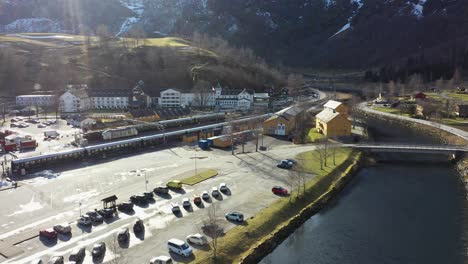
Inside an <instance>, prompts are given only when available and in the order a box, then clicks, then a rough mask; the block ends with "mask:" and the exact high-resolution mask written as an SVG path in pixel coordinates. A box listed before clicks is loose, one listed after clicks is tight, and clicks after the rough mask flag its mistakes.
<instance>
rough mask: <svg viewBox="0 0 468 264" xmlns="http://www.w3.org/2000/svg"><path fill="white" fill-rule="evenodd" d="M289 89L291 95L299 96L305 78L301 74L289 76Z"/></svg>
mask: <svg viewBox="0 0 468 264" xmlns="http://www.w3.org/2000/svg"><path fill="white" fill-rule="evenodd" d="M287 82H288V89H289V95H292V96H298V95H299V92H300V90H301V88H302V85H303V84H304V78H303V77H302V75H300V74H293V73H291V74H289V75H288V80H287Z"/></svg>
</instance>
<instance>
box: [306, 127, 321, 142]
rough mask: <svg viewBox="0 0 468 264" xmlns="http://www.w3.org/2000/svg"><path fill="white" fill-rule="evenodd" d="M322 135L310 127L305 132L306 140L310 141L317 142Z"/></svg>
mask: <svg viewBox="0 0 468 264" xmlns="http://www.w3.org/2000/svg"><path fill="white" fill-rule="evenodd" d="M324 137H325V136H324V135H323V134H320V133H318V132H317V129H316V128H311V129H310V130H309V133H307V140H308V142H311V143H314V142H317V141H319V140H320V139H322V138H324Z"/></svg>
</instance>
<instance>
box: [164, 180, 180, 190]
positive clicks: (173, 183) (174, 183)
mask: <svg viewBox="0 0 468 264" xmlns="http://www.w3.org/2000/svg"><path fill="white" fill-rule="evenodd" d="M166 186H167V187H169V188H173V189H182V182H181V181H177V180H173V181H170V182H168V183H167V184H166Z"/></svg>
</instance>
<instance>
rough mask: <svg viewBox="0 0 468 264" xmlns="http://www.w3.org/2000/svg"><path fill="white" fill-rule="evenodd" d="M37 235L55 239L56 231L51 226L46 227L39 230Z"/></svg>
mask: <svg viewBox="0 0 468 264" xmlns="http://www.w3.org/2000/svg"><path fill="white" fill-rule="evenodd" d="M39 237H43V238H48V239H55V238H57V232H55V230H54V229H53V228H47V229H43V230H41V231H39Z"/></svg>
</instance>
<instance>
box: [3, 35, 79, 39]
mask: <svg viewBox="0 0 468 264" xmlns="http://www.w3.org/2000/svg"><path fill="white" fill-rule="evenodd" d="M7 36H15V37H20V38H27V39H72V38H73V37H72V36H64V35H45V36H29V35H21V34H11V35H7Z"/></svg>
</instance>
